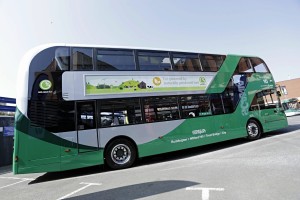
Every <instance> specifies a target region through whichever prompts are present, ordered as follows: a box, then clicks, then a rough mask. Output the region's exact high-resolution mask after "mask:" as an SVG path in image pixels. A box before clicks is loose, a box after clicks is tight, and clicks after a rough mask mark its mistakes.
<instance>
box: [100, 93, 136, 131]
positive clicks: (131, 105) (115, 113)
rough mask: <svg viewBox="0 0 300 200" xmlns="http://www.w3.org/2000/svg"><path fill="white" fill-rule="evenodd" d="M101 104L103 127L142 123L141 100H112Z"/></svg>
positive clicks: (101, 122) (101, 123)
mask: <svg viewBox="0 0 300 200" xmlns="http://www.w3.org/2000/svg"><path fill="white" fill-rule="evenodd" d="M99 104H100V122H99V123H100V125H101V127H109V126H119V125H126V124H139V123H141V122H142V115H141V107H140V101H139V99H111V100H103V101H100V102H99Z"/></svg>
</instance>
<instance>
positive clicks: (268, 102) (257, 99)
mask: <svg viewBox="0 0 300 200" xmlns="http://www.w3.org/2000/svg"><path fill="white" fill-rule="evenodd" d="M275 94H276V92H275V90H263V91H261V92H258V93H256V94H255V96H254V98H253V100H252V103H251V107H250V110H257V109H260V110H263V109H268V108H276V106H279V105H276V103H275V101H276V100H277V99H275V98H276V95H275ZM274 97H275V98H274Z"/></svg>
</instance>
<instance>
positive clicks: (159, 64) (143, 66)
mask: <svg viewBox="0 0 300 200" xmlns="http://www.w3.org/2000/svg"><path fill="white" fill-rule="evenodd" d="M138 61H139V66H140V70H153V71H155V70H158V71H161V70H171V69H172V68H171V61H170V57H169V53H168V52H163V51H155V52H154V51H139V52H138Z"/></svg>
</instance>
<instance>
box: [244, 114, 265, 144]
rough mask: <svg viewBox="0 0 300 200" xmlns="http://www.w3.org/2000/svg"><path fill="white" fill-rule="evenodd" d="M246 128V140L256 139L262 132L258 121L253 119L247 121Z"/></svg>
mask: <svg viewBox="0 0 300 200" xmlns="http://www.w3.org/2000/svg"><path fill="white" fill-rule="evenodd" d="M246 130H247V134H248V137H247V139H248V140H257V139H259V138H260V136H261V133H262V131H261V127H260V125H259V123H258V122H257V121H256V120H253V119H251V120H249V121H248V123H247V127H246Z"/></svg>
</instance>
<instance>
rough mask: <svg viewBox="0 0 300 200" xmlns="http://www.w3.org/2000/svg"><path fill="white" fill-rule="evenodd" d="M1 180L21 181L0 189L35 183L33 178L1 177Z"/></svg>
mask: <svg viewBox="0 0 300 200" xmlns="http://www.w3.org/2000/svg"><path fill="white" fill-rule="evenodd" d="M0 178H2V179H13V180H20V181H18V182H16V183H12V184H9V185H5V186H2V187H0V189H3V188H6V187H10V186H13V185H16V184H19V183H22V182H25V181H33V180H34V179H33V178H17V177H0Z"/></svg>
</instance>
